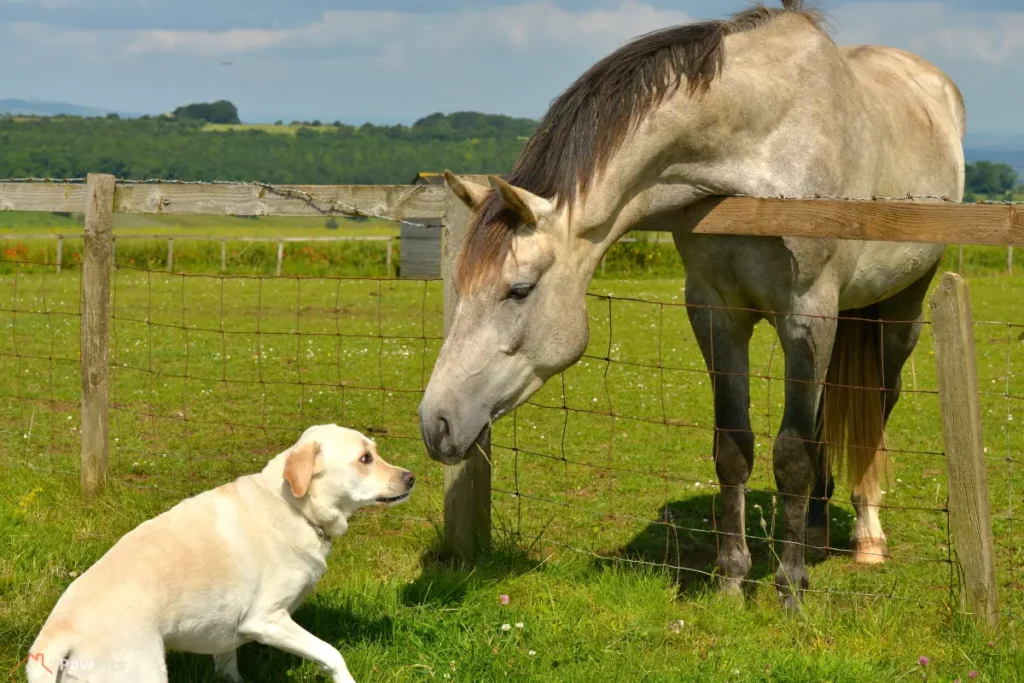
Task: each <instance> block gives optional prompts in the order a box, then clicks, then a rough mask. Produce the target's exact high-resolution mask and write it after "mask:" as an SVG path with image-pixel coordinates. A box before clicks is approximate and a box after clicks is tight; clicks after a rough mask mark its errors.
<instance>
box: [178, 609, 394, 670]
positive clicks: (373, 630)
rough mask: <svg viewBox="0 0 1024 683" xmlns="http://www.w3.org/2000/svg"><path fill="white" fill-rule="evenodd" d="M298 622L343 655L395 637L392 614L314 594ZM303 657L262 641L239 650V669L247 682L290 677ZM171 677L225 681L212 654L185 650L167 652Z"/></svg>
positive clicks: (302, 610)
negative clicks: (348, 649) (376, 614)
mask: <svg viewBox="0 0 1024 683" xmlns="http://www.w3.org/2000/svg"><path fill="white" fill-rule="evenodd" d="M292 616H293V618H294V619H295V622H296V623H298V624H299V625H300V626H302V627H303V628H304V629H306V630H307V631H309V632H310V633H312V634H314V635H315V636H316V637H317V638H319V639H321V640H323V641H325V642H328V643H333V644H334V645H335V646H337V647H338V649H339V650H340V651H341V653H342V655H343V656H344V653H345V649H346V646H347V645H351V644H354V643H360V644H365V643H377V644H381V645H387V644H388V643H390V642H391V641H392V640H393V639H394V622H393V620H392V619H391V617H389V616H384V617H378V618H367V617H366V615H364V614H360V613H359V612H357V611H356V610H354V609H353V606H352V603H351V602H348V603H344V602H343V603H341V604H338V603H331V602H329V601H328V600H324V599H318V598H317V597H315V596H314V597H311V598H309V599H308V600H306V601H305V602H304V603H303V604H302V605H301V606H300V607H299V608H298V609H297V610H295V613H294V614H293V615H292ZM304 661H305V660H303V659H302V658H301V657H296V656H294V655H290V654H288V653H287V652H283V651H281V650H278V649H275V648H271V647H267V646H265V645H261V644H259V643H249V644H247V645H243V646H242V647H241V648H239V650H238V668H239V671H240V672H241V674H242V678H243V679H245V680H247V681H284V680H290V679H291V677H290V676H289V675H288V673H287V672H288V671H289V670H291V669H294V668H297V667H299V666H301V665H302V663H303V662H304ZM167 669H168V674H169V680H172V681H189V682H190V683H200V682H202V683H206V682H207V681H209V682H211V683H212V682H214V681H217V682H218V683H222V681H223V680H224V679H221V678H219V677H218V676H217V675H216V674H215V673H214V669H213V657H210V656H204V655H195V654H188V653H182V652H168V653H167Z"/></svg>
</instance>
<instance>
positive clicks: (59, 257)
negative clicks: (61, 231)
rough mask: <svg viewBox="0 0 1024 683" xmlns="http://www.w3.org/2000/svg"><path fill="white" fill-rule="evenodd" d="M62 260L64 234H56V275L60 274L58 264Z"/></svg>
mask: <svg viewBox="0 0 1024 683" xmlns="http://www.w3.org/2000/svg"><path fill="white" fill-rule="evenodd" d="M63 260H64V235H57V275H60V266H61V263H62V261H63Z"/></svg>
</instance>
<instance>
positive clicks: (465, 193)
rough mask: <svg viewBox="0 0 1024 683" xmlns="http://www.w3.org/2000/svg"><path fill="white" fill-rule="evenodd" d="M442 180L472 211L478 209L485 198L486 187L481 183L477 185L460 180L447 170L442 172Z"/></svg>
mask: <svg viewBox="0 0 1024 683" xmlns="http://www.w3.org/2000/svg"><path fill="white" fill-rule="evenodd" d="M444 180H445V182H446V183H448V187H450V188H452V192H454V193H455V196H456V197H458V198H459V199H461V200H462V203H463V204H465V205H466V206H468V207H469V208H470V210H472V211H476V210H477V209H479V208H480V207H481V206H482V205H483V203H484V200H485V199H487V194H488V189H487V188H486V187H484V186H483V185H477V184H476V183H474V182H472V181H469V180H460V179H459V177H458V176H456V175H455V174H454V173H452V172H451V171H448V170H446V171H445V172H444Z"/></svg>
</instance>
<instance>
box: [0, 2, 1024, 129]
mask: <svg viewBox="0 0 1024 683" xmlns="http://www.w3.org/2000/svg"><path fill="white" fill-rule="evenodd" d="M979 1H982V0H972V2H971V3H968V2H967V0H910V1H901V0H843V1H841V0H824V1H819V2H817V3H816V4H817V5H819V6H824V7H825V9H827V10H828V11H829V14H830V15H831V20H830V22H829V23H830V25H831V26H832V27H833V29H834V31H833V35H834V36H835V38H836V40H837V42H839V43H841V44H850V43H874V44H882V45H891V46H895V47H901V48H903V49H907V50H910V51H912V52H917V53H919V54H921V55H922V56H923V57H925V58H926V59H929V60H931V61H933V62H934V63H936V64H937V65H938V66H939V67H940V68H942V69H943V70H945V71H946V72H947V73H948V74H949V75H950V76H951V77H953V78H954V80H955V81H956V82H957V84H958V85H959V86H960V88H961V90H962V91H963V93H964V97H965V99H966V100H967V106H968V112H969V113H968V119H969V121H970V123H969V126H970V127H971V129H972V130H992V131H998V130H1019V129H1020V125H1021V119H1020V116H1019V114H1018V112H1019V111H1020V110H1021V109H1022V108H1024V78H1022V76H1021V71H1020V68H1021V65H1022V64H1024V11H1022V10H1024V8H1021V6H1020V4H1019V3H1020V1H1021V0H983V4H985V5H986V6H987V7H993V6H994V4H993V3H996V2H1001V3H1003V5H1002V6H1003V7H1005V8H1009V7H1010V3H1012V2H1016V3H1018V4H1017V5H1016V6H1015V7H1014V8H1013V9H1003V10H1001V11H992V10H986V9H983V8H981V7H980V6H978V5H976V4H975V3H977V2H979ZM148 2H149V4H145V3H144V2H143V0H103V2H97V0H0V8H2V11H0V14H4V16H5V17H6V16H7V15H14V14H15V12H14V9H13V8H18V7H21V8H26V7H38V6H39V5H40V4H47V5H49V6H53V7H56V6H62V5H63V6H74V7H77V8H82V7H83V6H93V7H100V6H102V7H103V8H105V10H106V11H108V12H109V15H110V16H114V17H115V18H116V21H114V20H111V19H110V18H109V16H108V17H107V19H106V20H100V19H96V20H95V21H94V20H93V18H92V17H93V15H92V13H89V14H88V16H86V15H85V14H83V13H82V12H79V13H78V14H74V13H73V12H70V11H68V10H56V11H53V12H34V13H32V12H22V13H21V15H19V16H22V17H23V18H22V20H20V21H18V20H15V19H8V20H7V21H0V61H2V62H4V63H8V64H17V65H18V68H17V69H9V70H8V72H5V74H4V75H5V80H4V87H5V90H6V91H7V92H8V93H10V96H12V97H15V96H16V97H25V98H37V99H49V100H61V101H74V102H79V103H82V104H92V105H96V106H103V107H107V108H117V109H120V110H123V111H137V112H146V111H148V112H156V111H166V110H168V109H171V108H173V107H174V106H177V105H179V104H181V103H182V102H188V101H198V100H209V99H220V98H226V99H231V100H232V101H234V102H235V103H236V104H238V105H239V107H240V109H241V110H242V112H243V116H244V117H252V118H253V119H254V120H273V119H275V118H286V119H287V118H307V119H308V118H321V119H325V118H326V119H328V120H333V119H334V118H345V117H349V118H352V117H363V116H374V117H381V118H388V119H392V120H393V119H396V118H405V119H406V120H413V119H415V118H417V117H419V116H422V115H424V114H426V113H429V112H433V111H455V110H459V109H473V110H477V111H490V112H496V113H497V112H500V113H507V114H511V115H517V116H533V117H537V116H540V115H542V114H543V112H544V110H545V108H546V106H547V104H548V103H549V102H550V101H551V100H552V99H553V98H554V97H556V96H557V95H558V93H560V92H562V90H564V88H565V87H566V86H568V85H569V84H570V83H571V82H572V81H573V80H574V79H575V78H576V77H578V76H579V74H581V73H582V72H583V71H584V70H586V69H587V68H588V67H589V66H590V65H591V64H593V63H594V61H595V60H597V59H599V58H600V57H602V56H603V55H606V54H607V53H608V52H610V51H611V50H613V49H614V48H616V47H618V46H619V45H622V44H623V43H624V42H626V41H628V40H629V39H631V38H633V37H635V36H637V35H640V34H642V33H646V32H648V31H651V30H655V29H658V28H663V27H666V26H671V25H675V24H679V23H683V22H687V21H689V20H690V19H691V17H690V16H688V15H687V13H685V12H683V11H682V10H681V9H677V8H680V7H681V8H685V9H686V10H688V11H692V12H699V13H701V14H702V15H706V16H723V15H724V14H725V13H726V12H728V11H732V10H735V9H738V8H739V7H740V6H742V5H746V4H747V1H746V0H742V2H741V1H740V0H728V1H727V2H726V0H714V2H712V0H601V2H596V1H595V2H593V3H591V2H589V1H587V2H584V0H523V1H521V2H520V1H519V0H505V1H504V3H503V4H499V3H497V2H477V3H470V2H467V1H466V0H438V2H437V3H434V4H431V5H430V7H429V9H428V8H426V6H425V5H423V4H417V3H414V2H413V0H408V1H407V2H406V1H405V0H386V1H385V0H373V2H375V3H376V5H372V4H371V0H359V2H358V3H357V2H356V0H346V2H344V3H343V2H338V1H337V0H315V1H314V0H293V2H292V3H283V4H282V3H279V2H277V3H275V2H273V0H217V2H216V3H212V4H215V5H216V6H217V11H214V10H212V9H211V10H210V13H203V12H186V11H185V10H184V9H183V8H185V7H189V8H193V7H194V6H197V5H198V3H199V0H180V4H179V5H174V7H175V10H174V11H173V12H171V11H170V10H168V9H167V8H169V7H171V5H169V4H168V3H166V2H164V3H158V2H155V0H148ZM719 2H721V3H722V4H719ZM514 3H518V4H514ZM555 3H558V4H555ZM357 4H361V5H362V6H363V7H383V6H387V7H388V8H389V9H387V10H385V9H369V10H354V9H333V8H332V7H331V6H332V5H333V7H335V8H336V7H352V6H354V5H357ZM769 4H771V5H777V4H778V3H777V1H776V0H769ZM241 5H245V7H247V8H250V9H251V11H249V10H245V11H242V10H231V11H228V10H229V9H230V8H232V7H234V6H241ZM271 5H273V6H274V7H277V9H275V11H274V12H269V13H268V12H264V13H263V14H259V12H257V11H256V10H257V8H258V7H270V6H271ZM278 5H279V6H280V7H278ZM286 5H287V11H285V10H281V9H280V8H281V7H285V6H286ZM722 5H728V7H723V6H722ZM114 6H116V7H118V8H119V9H118V11H117V12H116V13H114V12H113V11H112V10H110V8H111V7H114ZM211 6H212V5H211ZM403 6H404V7H409V8H412V9H410V10H408V11H405V10H396V9H394V8H396V7H403ZM179 7H180V8H181V9H179ZM584 7H585V8H586V9H582V8H584ZM321 8H326V9H321ZM1018 8H1020V9H1018ZM128 9H132V12H127V10H128ZM299 9H302V10H303V11H301V12H299V11H298V10H299ZM278 10H280V11H278ZM174 12H177V14H188V17H189V19H188V21H176V20H174V18H173V16H169V14H168V13H170V14H173V13H174ZM214 15H215V16H216V18H211V17H213V16H214ZM76 17H77V23H76ZM273 19H277V20H280V21H281V22H282V23H281V24H275V23H274V22H273V21H272V20H273ZM118 27H120V28H118ZM185 29H196V30H185ZM221 61H231V62H233V64H232V65H231V66H230V68H227V67H225V68H222V67H220V66H219V64H218V63H219V62H221ZM268 84H273V90H272V91H268V89H267V85H268Z"/></svg>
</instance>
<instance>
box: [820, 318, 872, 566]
mask: <svg viewBox="0 0 1024 683" xmlns="http://www.w3.org/2000/svg"><path fill="white" fill-rule="evenodd" d="M881 329H882V328H881V327H880V325H879V323H878V306H877V305H873V306H869V307H867V308H863V309H857V310H849V311H843V312H842V314H841V316H840V319H839V321H838V324H837V326H836V343H835V345H834V346H833V349H832V357H831V360H830V362H829V368H828V374H827V376H826V382H825V389H824V392H823V396H822V427H821V438H822V442H823V445H822V448H823V449H824V450H825V451H826V452H827V453H829V459H828V460H829V462H828V464H827V466H828V467H829V468H830V469H842V468H843V466H845V468H846V469H847V475H848V478H849V481H850V486H851V488H852V491H853V492H852V495H851V502H852V503H853V507H854V509H855V511H856V522H855V524H854V531H853V536H852V537H851V539H850V546H851V549H852V550H853V558H854V561H855V562H858V563H862V564H878V563H881V562H884V561H885V558H886V556H887V553H888V548H887V544H886V539H885V533H884V532H883V530H882V525H881V521H880V519H879V515H878V511H879V508H880V507H881V504H882V491H881V480H882V474H883V472H884V469H885V463H886V452H885V413H884V396H885V391H884V390H883V386H884V382H883V378H882V360H881V358H882V355H883V353H882V347H881V339H882V337H881Z"/></svg>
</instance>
